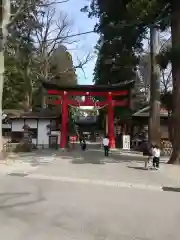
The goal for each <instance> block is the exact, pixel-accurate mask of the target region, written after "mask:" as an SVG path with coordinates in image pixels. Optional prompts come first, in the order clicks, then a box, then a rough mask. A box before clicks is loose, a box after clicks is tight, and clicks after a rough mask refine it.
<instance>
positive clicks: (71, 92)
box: [43, 81, 134, 148]
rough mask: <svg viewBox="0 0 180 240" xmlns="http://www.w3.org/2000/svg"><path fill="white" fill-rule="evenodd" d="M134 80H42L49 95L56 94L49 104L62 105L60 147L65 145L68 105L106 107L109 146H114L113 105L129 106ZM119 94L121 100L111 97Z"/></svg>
mask: <svg viewBox="0 0 180 240" xmlns="http://www.w3.org/2000/svg"><path fill="white" fill-rule="evenodd" d="M133 83H134V81H130V82H127V83H122V84H118V85H111V86H107V85H99V86H94V85H90V86H88V85H77V86H70V87H67V86H62V87H60V86H58V85H56V84H51V83H47V82H44V83H43V87H44V88H45V89H46V90H47V92H48V94H49V95H56V96H58V100H55V101H51V104H55V105H61V106H62V120H61V141H60V148H65V147H66V142H67V134H68V106H69V105H71V106H74V107H79V106H96V107H105V106H107V107H108V136H109V140H110V147H111V148H115V133H114V107H116V106H120V107H124V106H127V107H130V97H131V87H132V84H133ZM72 96H85V101H82V102H79V101H78V100H75V99H70V97H72ZM115 96H116V97H117V96H121V98H122V100H118V101H117V100H114V99H113V97H115ZM91 97H104V98H105V100H103V101H99V102H96V105H95V103H94V101H93V100H92V99H91Z"/></svg>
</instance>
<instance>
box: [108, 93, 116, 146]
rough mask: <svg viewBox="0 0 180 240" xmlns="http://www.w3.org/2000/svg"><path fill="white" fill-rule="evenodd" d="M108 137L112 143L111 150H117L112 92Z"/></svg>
mask: <svg viewBox="0 0 180 240" xmlns="http://www.w3.org/2000/svg"><path fill="white" fill-rule="evenodd" d="M108 137H109V141H110V148H115V136H114V106H113V99H112V93H111V92H109V93H108Z"/></svg>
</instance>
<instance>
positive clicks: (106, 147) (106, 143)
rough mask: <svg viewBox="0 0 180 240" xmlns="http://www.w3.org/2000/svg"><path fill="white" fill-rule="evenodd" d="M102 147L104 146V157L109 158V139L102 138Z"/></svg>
mask: <svg viewBox="0 0 180 240" xmlns="http://www.w3.org/2000/svg"><path fill="white" fill-rule="evenodd" d="M103 146H104V155H105V157H108V156H109V138H108V136H105V137H104V138H103Z"/></svg>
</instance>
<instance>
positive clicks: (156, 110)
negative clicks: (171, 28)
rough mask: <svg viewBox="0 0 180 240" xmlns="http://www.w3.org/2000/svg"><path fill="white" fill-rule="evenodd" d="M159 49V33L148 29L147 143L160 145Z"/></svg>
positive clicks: (153, 29) (152, 28)
mask: <svg viewBox="0 0 180 240" xmlns="http://www.w3.org/2000/svg"><path fill="white" fill-rule="evenodd" d="M158 47H159V33H158V32H157V30H156V29H155V28H154V27H151V29H150V48H151V49H150V51H151V82H150V95H151V96H150V117H149V128H148V129H149V134H148V137H149V143H150V144H158V145H159V144H160V69H159V66H158V65H157V63H156V55H157V52H158Z"/></svg>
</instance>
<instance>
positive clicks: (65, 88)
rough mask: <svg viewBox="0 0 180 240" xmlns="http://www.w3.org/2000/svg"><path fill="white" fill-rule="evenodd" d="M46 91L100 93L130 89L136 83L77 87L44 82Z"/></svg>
mask: <svg viewBox="0 0 180 240" xmlns="http://www.w3.org/2000/svg"><path fill="white" fill-rule="evenodd" d="M42 85H43V87H44V88H45V89H47V90H48V89H49V90H50V89H51V90H59V91H87V92H91V91H92V92H99V91H102V92H103V91H104V92H106V91H113V90H121V89H130V88H131V87H132V86H133V85H134V81H125V82H122V83H118V84H113V85H75V86H58V85H57V84H52V83H49V82H43V83H42Z"/></svg>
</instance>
